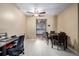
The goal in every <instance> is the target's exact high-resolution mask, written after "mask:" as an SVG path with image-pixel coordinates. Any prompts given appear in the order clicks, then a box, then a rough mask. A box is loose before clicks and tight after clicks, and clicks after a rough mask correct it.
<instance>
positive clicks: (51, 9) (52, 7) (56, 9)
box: [16, 3, 70, 15]
mask: <svg viewBox="0 0 79 59" xmlns="http://www.w3.org/2000/svg"><path fill="white" fill-rule="evenodd" d="M69 5H70V3H17V4H16V6H17V7H18V8H19V9H21V10H22V11H23V12H24V13H25V14H26V15H29V14H27V13H26V12H27V11H33V9H34V8H37V9H38V10H39V11H46V15H57V14H58V13H60V12H61V11H63V10H64V9H65V8H67V7H68V6H69Z"/></svg>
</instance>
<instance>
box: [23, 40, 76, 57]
mask: <svg viewBox="0 0 79 59" xmlns="http://www.w3.org/2000/svg"><path fill="white" fill-rule="evenodd" d="M24 45H25V54H24V55H23V56H75V54H74V53H72V52H71V51H70V50H66V51H64V50H63V49H59V50H57V46H54V47H53V48H51V45H50V43H49V45H47V43H46V40H43V39H27V40H25V41H24Z"/></svg>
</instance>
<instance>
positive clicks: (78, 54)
mask: <svg viewBox="0 0 79 59" xmlns="http://www.w3.org/2000/svg"><path fill="white" fill-rule="evenodd" d="M68 49H70V50H71V51H72V52H73V53H75V54H76V55H77V56H79V52H77V51H75V50H74V49H72V48H71V47H68Z"/></svg>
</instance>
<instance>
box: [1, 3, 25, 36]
mask: <svg viewBox="0 0 79 59" xmlns="http://www.w3.org/2000/svg"><path fill="white" fill-rule="evenodd" d="M25 24H26V17H25V15H24V14H23V13H22V12H21V11H20V10H19V9H17V8H16V6H15V5H14V4H0V33H3V32H7V33H8V35H9V36H11V35H15V34H16V35H21V34H24V33H26V27H25Z"/></svg>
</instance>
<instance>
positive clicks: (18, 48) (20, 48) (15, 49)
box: [8, 35, 24, 56]
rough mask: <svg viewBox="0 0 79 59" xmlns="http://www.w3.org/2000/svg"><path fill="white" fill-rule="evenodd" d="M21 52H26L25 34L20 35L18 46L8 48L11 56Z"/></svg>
mask: <svg viewBox="0 0 79 59" xmlns="http://www.w3.org/2000/svg"><path fill="white" fill-rule="evenodd" d="M21 53H23V54H24V35H21V36H19V38H18V42H17V45H16V46H14V47H13V48H9V49H8V55H10V56H19V55H20V54H21Z"/></svg>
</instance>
